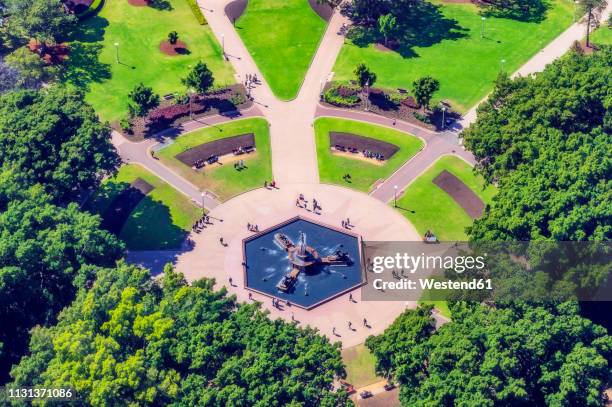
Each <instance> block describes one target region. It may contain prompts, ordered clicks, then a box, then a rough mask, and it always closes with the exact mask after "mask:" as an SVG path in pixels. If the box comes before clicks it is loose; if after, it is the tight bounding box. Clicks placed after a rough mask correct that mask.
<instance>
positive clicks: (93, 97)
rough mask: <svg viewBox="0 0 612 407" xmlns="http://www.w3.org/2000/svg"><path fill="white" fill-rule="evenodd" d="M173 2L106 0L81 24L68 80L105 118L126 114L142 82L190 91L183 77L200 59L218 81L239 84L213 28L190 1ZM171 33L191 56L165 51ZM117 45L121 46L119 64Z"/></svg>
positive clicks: (165, 90) (168, 89)
mask: <svg viewBox="0 0 612 407" xmlns="http://www.w3.org/2000/svg"><path fill="white" fill-rule="evenodd" d="M167 2H168V4H170V6H171V9H170V10H158V9H154V8H152V7H133V6H130V5H129V4H128V2H127V0H106V1H105V4H104V7H103V8H102V10H101V11H100V13H99V14H98V15H96V16H94V17H91V18H88V19H86V20H84V21H82V22H80V23H79V24H80V28H79V31H78V33H77V35H76V37H75V40H74V41H73V42H72V43H71V53H70V60H69V63H68V64H67V70H66V75H65V76H66V77H65V81H66V82H70V83H73V84H74V85H76V86H78V87H80V88H83V89H86V90H87V98H86V99H87V101H88V102H89V103H91V104H92V105H93V107H94V108H95V109H96V111H97V112H98V114H99V115H100V117H101V118H102V119H104V120H109V121H113V120H117V119H119V118H121V117H123V116H125V114H126V113H127V95H128V93H129V92H130V91H131V90H132V89H133V88H134V86H135V85H136V84H138V83H139V82H143V83H144V84H145V85H147V86H151V87H152V88H153V89H154V90H155V92H157V93H158V94H160V95H164V94H167V93H171V92H177V91H179V92H184V86H183V85H181V77H184V76H186V75H187V73H188V72H189V66H190V65H195V63H196V62H197V61H200V60H202V61H204V62H205V63H206V64H208V66H209V68H211V69H212V71H213V73H214V75H215V80H216V83H217V84H232V83H234V82H235V80H234V79H233V70H232V68H231V66H230V65H229V63H225V62H224V61H223V58H222V55H221V54H222V52H221V47H220V45H219V44H218V43H217V41H216V39H215V38H214V36H213V34H212V32H211V30H210V28H209V27H208V26H201V25H199V24H198V23H197V21H196V19H195V17H194V16H193V14H192V12H191V10H190V9H189V6H188V5H187V2H186V1H185V0H167ZM170 31H177V32H178V34H179V38H180V40H181V41H184V42H185V43H186V44H187V46H188V49H189V51H190V52H191V53H190V54H189V55H178V56H173V57H171V56H167V55H165V54H163V53H162V52H161V51H160V50H159V44H160V42H162V41H163V40H165V39H166V38H167V35H168V33H169V32H170ZM115 43H118V44H119V61H120V63H119V64H117V63H116V59H115V58H116V50H115V46H114V44H115Z"/></svg>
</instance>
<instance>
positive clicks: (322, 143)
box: [314, 117, 423, 192]
mask: <svg viewBox="0 0 612 407" xmlns="http://www.w3.org/2000/svg"><path fill="white" fill-rule="evenodd" d="M314 127H315V137H316V142H317V158H318V161H319V178H320V179H321V182H324V183H328V184H337V185H342V186H345V187H349V188H354V189H357V190H359V191H365V192H367V191H369V190H370V189H371V188H372V186H373V184H374V183H375V182H376V181H377V180H379V179H384V178H387V177H388V176H389V175H391V174H392V173H393V172H394V171H395V170H397V169H398V168H399V167H400V166H401V165H402V164H403V163H405V162H406V161H407V160H408V159H409V158H410V157H412V156H413V155H415V154H416V153H417V152H418V151H419V150H420V149H421V148H422V147H423V141H422V140H421V139H419V138H417V137H414V136H410V135H408V134H406V133H402V132H400V131H397V130H393V129H389V128H386V127H381V126H376V125H373V124H368V123H364V122H357V121H352V120H344V119H334V118H328V117H323V118H320V119H318V120H317V121H315V124H314ZM331 131H340V132H347V133H353V134H357V135H360V136H365V137H371V138H375V139H379V140H382V141H386V142H388V143H391V144H395V145H396V146H398V147H399V148H400V149H399V151H397V152H396V153H395V154H394V155H393V156H392V157H391V159H389V160H388V161H387V162H385V164H384V165H376V164H371V163H369V162H365V161H362V160H359V159H353V158H348V157H341V156H338V155H334V154H332V152H331V149H330V144H329V133H330V132H331ZM346 173H349V174H350V175H351V179H350V182H347V181H345V180H344V179H343V178H342V177H343V176H344V174H346Z"/></svg>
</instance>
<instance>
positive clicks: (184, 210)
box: [87, 164, 202, 250]
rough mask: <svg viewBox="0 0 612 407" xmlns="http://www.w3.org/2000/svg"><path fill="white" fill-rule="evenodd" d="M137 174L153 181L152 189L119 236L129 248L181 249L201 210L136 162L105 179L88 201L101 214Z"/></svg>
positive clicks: (88, 206) (137, 176) (91, 208)
mask: <svg viewBox="0 0 612 407" xmlns="http://www.w3.org/2000/svg"><path fill="white" fill-rule="evenodd" d="M136 178H141V179H143V180H145V181H146V182H148V183H149V184H151V185H153V186H154V187H155V189H153V190H152V191H151V192H150V193H149V194H148V195H147V196H146V197H145V198H144V199H143V200H142V201H140V203H139V204H138V206H136V208H135V209H134V210H133V211H132V213H131V214H130V217H129V218H128V220H127V221H126V223H125V224H124V225H123V229H122V230H121V233H120V234H119V237H120V238H121V239H123V240H124V241H125V243H126V245H127V247H128V249H130V250H166V249H178V248H180V246H181V243H182V242H183V240H184V239H185V236H186V234H187V232H188V231H190V230H191V226H192V225H193V223H194V222H195V221H196V219H198V217H200V216H201V214H202V210H201V209H200V208H198V207H196V206H195V205H193V204H192V203H191V201H190V199H189V198H187V197H186V196H184V195H182V194H181V193H180V192H178V191H176V190H175V189H174V188H172V187H171V186H170V185H168V184H167V183H165V182H164V181H162V180H161V179H159V178H158V177H157V176H155V175H153V174H152V173H150V172H149V171H147V170H146V169H144V168H143V167H141V166H139V165H136V164H129V165H124V166H123V167H121V168H120V169H119V171H118V172H117V174H116V175H115V176H114V177H112V178H109V179H107V180H105V181H104V183H103V184H102V186H101V188H100V189H99V190H98V192H97V193H96V194H95V195H94V196H93V197H92V199H91V200H90V201H89V202H88V203H87V208H88V209H89V210H91V211H92V212H95V213H99V214H102V213H104V211H105V210H106V209H107V208H108V207H109V205H110V204H111V203H112V202H113V200H114V199H115V198H116V197H117V195H119V193H120V192H121V191H122V190H123V189H125V188H126V187H127V186H128V185H129V184H130V183H131V182H133V181H134V180H135V179H136Z"/></svg>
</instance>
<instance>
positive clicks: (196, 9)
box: [187, 0, 208, 25]
mask: <svg viewBox="0 0 612 407" xmlns="http://www.w3.org/2000/svg"><path fill="white" fill-rule="evenodd" d="M187 4H189V7H190V8H191V11H193V15H194V16H195V18H196V20H198V23H200V25H206V24H208V21H206V17H204V14H202V10H200V6H198V1H197V0H187Z"/></svg>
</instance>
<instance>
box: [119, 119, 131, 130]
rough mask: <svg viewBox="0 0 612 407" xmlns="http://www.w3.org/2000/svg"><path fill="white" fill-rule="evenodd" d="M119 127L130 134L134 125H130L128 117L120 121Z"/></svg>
mask: <svg viewBox="0 0 612 407" xmlns="http://www.w3.org/2000/svg"><path fill="white" fill-rule="evenodd" d="M119 127H121V130H123V131H124V132H126V133H129V132H130V130H132V123H130V119H129V118H128V117H123V118H122V119H121V120H119Z"/></svg>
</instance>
